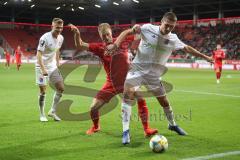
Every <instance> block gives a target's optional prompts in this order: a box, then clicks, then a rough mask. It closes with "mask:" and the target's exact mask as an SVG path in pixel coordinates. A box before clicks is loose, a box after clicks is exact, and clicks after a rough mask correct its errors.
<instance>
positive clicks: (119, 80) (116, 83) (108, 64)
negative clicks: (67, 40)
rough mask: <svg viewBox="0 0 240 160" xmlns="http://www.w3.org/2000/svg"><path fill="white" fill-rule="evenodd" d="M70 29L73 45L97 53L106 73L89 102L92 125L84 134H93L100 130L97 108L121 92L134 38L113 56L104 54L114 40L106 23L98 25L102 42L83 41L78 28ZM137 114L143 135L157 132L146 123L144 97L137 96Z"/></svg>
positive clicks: (125, 42)
mask: <svg viewBox="0 0 240 160" xmlns="http://www.w3.org/2000/svg"><path fill="white" fill-rule="evenodd" d="M70 27H71V30H72V31H73V32H74V39H75V45H76V47H77V48H78V49H80V50H88V51H90V52H92V53H93V54H95V55H97V56H98V57H99V58H100V59H101V61H102V63H103V65H104V69H105V72H106V74H107V77H106V82H105V83H104V85H103V87H102V88H101V90H100V91H99V92H98V93H97V95H96V96H95V98H94V99H93V102H92V104H91V118H92V121H93V126H92V127H91V128H90V129H88V130H87V132H86V134H89V135H90V134H93V133H95V132H98V131H99V130H100V124H99V109H100V108H101V107H103V106H104V104H105V103H108V102H109V101H110V100H111V98H112V97H114V96H115V95H117V94H119V93H122V92H123V85H124V81H125V78H126V75H127V72H128V69H129V59H128V52H127V51H128V45H129V43H130V42H132V41H133V40H134V36H129V37H128V38H127V39H126V40H125V41H124V42H122V43H121V45H120V47H119V48H120V49H119V50H118V51H117V52H116V53H114V55H113V56H107V55H105V52H106V46H107V45H108V44H111V43H113V42H114V41H115V39H114V38H113V37H112V30H111V27H110V25H109V24H108V23H102V24H100V25H99V26H98V32H99V35H100V38H101V39H102V41H103V42H102V43H85V42H83V41H82V39H81V37H80V32H79V30H78V28H77V27H76V26H74V25H70ZM137 103H138V114H139V116H140V119H141V121H142V125H143V128H144V134H145V136H151V135H153V134H155V133H157V132H158V131H157V129H151V128H150V127H149V123H148V108H147V105H146V102H145V100H144V99H142V98H139V99H138V101H137Z"/></svg>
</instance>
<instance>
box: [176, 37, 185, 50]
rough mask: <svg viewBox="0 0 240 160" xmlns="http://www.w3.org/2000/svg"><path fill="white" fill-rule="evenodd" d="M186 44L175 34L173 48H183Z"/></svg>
mask: <svg viewBox="0 0 240 160" xmlns="http://www.w3.org/2000/svg"><path fill="white" fill-rule="evenodd" d="M185 46H186V44H185V43H183V42H182V41H181V40H180V39H179V38H178V36H177V35H176V37H175V43H174V50H179V49H183V48H184V47H185Z"/></svg>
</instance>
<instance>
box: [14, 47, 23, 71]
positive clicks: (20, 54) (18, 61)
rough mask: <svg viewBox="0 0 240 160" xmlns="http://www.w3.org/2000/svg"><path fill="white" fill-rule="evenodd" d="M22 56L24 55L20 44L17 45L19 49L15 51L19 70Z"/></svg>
mask: <svg viewBox="0 0 240 160" xmlns="http://www.w3.org/2000/svg"><path fill="white" fill-rule="evenodd" d="M21 57H22V51H21V47H20V46H17V49H16V51H15V60H16V64H17V70H18V71H19V69H20V66H21V64H22V61H21Z"/></svg>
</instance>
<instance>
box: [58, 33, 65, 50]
mask: <svg viewBox="0 0 240 160" xmlns="http://www.w3.org/2000/svg"><path fill="white" fill-rule="evenodd" d="M61 37H62V38H61V41H60V43H59V46H58V47H59V49H60V48H61V47H62V44H63V41H64V37H63V36H61Z"/></svg>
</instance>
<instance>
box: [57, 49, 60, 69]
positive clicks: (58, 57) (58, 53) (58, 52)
mask: <svg viewBox="0 0 240 160" xmlns="http://www.w3.org/2000/svg"><path fill="white" fill-rule="evenodd" d="M56 63H57V67H59V66H60V50H59V49H58V51H57V52H56Z"/></svg>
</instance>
